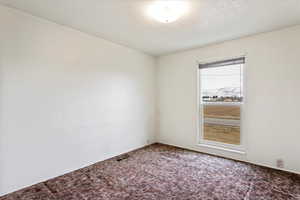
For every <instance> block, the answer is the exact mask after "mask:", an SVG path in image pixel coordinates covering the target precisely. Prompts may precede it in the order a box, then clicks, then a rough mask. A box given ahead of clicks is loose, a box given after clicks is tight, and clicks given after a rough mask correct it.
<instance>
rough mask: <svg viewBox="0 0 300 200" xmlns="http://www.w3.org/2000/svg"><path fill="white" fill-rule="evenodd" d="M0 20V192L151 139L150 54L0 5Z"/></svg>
mask: <svg viewBox="0 0 300 200" xmlns="http://www.w3.org/2000/svg"><path fill="white" fill-rule="evenodd" d="M0 27H1V28H0V29H1V31H0V48H1V49H0V67H1V68H0V69H1V71H0V196H1V195H2V194H5V193H8V192H11V191H14V190H17V189H20V188H22V187H24V186H28V185H32V184H35V183H37V182H40V181H44V180H46V179H48V178H52V177H55V176H58V175H62V174H64V173H66V172H69V171H72V170H75V169H78V168H81V167H84V166H87V165H89V164H92V163H95V162H97V161H101V160H103V159H106V158H108V157H112V156H114V155H117V154H120V153H123V152H127V151H130V150H132V149H136V148H139V147H141V146H144V145H145V144H146V143H147V141H149V142H153V140H154V130H155V126H154V123H155V121H154V120H155V119H154V113H155V59H154V58H153V57H151V56H148V55H145V54H143V53H141V52H138V51H136V50H132V49H129V48H126V47H123V46H119V45H117V44H113V43H111V42H108V41H105V40H102V39H99V38H96V37H92V36H89V35H87V34H84V33H81V32H78V31H75V30H72V29H69V28H66V27H63V26H60V25H57V24H54V23H51V22H47V21H44V20H42V19H39V18H35V17H32V16H29V15H26V14H23V13H21V12H18V11H16V10H13V9H9V8H6V7H2V6H0Z"/></svg>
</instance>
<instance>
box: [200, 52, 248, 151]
mask: <svg viewBox="0 0 300 200" xmlns="http://www.w3.org/2000/svg"><path fill="white" fill-rule="evenodd" d="M243 65H244V58H238V59H232V60H227V61H222V62H215V63H208V64H203V65H200V66H199V67H200V90H201V92H200V94H201V111H200V112H202V113H201V116H202V117H203V120H202V121H203V123H201V124H202V139H203V140H207V141H213V142H218V143H225V144H230V145H240V144H241V134H240V120H241V105H242V104H241V103H242V102H243Z"/></svg>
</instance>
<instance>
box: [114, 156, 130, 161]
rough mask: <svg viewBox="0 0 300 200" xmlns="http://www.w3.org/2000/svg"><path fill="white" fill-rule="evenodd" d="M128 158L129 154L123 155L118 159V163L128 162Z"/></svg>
mask: <svg viewBox="0 0 300 200" xmlns="http://www.w3.org/2000/svg"><path fill="white" fill-rule="evenodd" d="M127 158H129V154H123V155H120V156H118V157H117V161H118V162H120V161H122V160H126V159H127Z"/></svg>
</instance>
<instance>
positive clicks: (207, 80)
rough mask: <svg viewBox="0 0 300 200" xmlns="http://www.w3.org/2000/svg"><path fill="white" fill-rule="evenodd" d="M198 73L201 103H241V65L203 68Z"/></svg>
mask: <svg viewBox="0 0 300 200" xmlns="http://www.w3.org/2000/svg"><path fill="white" fill-rule="evenodd" d="M200 72H201V96H202V101H203V102H241V101H242V98H243V95H242V93H243V91H242V82H243V80H242V78H243V77H242V76H241V74H242V64H238V65H229V66H224V67H215V68H204V69H201V70H200Z"/></svg>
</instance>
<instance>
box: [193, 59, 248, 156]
mask: <svg viewBox="0 0 300 200" xmlns="http://www.w3.org/2000/svg"><path fill="white" fill-rule="evenodd" d="M240 57H244V58H245V63H244V64H243V73H242V76H243V82H242V91H243V101H242V102H221V103H220V102H206V103H205V104H211V105H220V104H223V105H239V106H240V145H234V144H226V143H222V142H216V141H210V140H205V139H204V137H203V136H204V135H203V134H204V130H203V129H204V122H203V120H204V117H203V102H202V99H201V85H200V83H201V76H200V70H201V69H199V64H203V63H210V62H218V61H224V60H229V59H234V58H240ZM246 64H247V57H246V56H245V55H241V56H233V57H227V58H222V59H210V60H206V61H201V62H198V63H197V94H198V95H197V102H198V106H197V117H198V120H197V121H198V123H197V144H198V145H200V146H204V147H211V148H215V149H218V150H224V151H231V152H237V153H241V154H244V153H245V152H246V136H245V134H244V128H243V127H244V123H243V122H244V107H245V104H246V90H245V88H246V87H245V86H246V85H245V84H246Z"/></svg>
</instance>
